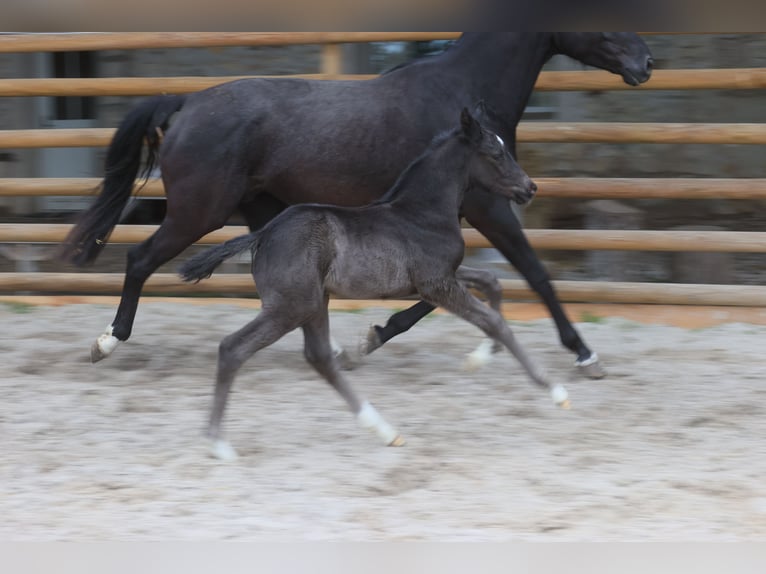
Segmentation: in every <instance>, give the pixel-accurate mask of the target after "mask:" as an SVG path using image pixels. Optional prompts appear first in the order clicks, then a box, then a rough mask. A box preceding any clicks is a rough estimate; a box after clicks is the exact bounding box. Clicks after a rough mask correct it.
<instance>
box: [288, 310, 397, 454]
mask: <svg viewBox="0 0 766 574" xmlns="http://www.w3.org/2000/svg"><path fill="white" fill-rule="evenodd" d="M303 337H304V342H305V348H304V353H305V355H306V360H307V361H308V362H309V364H310V365H311V366H312V367H314V369H316V371H317V372H318V373H319V374H320V375H322V377H324V378H325V379H326V380H327V382H329V383H330V385H332V387H333V388H334V389H335V390H336V391H338V394H340V396H341V397H343V399H344V400H345V401H346V404H348V406H349V408H350V409H351V412H352V413H354V415H355V416H356V419H357V421H358V422H359V424H360V425H361V426H362V427H364V428H366V429H368V430H371V431H373V432H374V433H375V434H377V435H378V437H380V439H381V440H382V441H383V443H384V444H386V445H387V446H402V445H404V439H403V438H402V437H401V435H400V434H399V433H398V432H397V431H396V430H395V429H394V428H393V427H392V426H391V425H390V424H388V423H387V422H386V421H385V419H383V417H382V416H380V414H379V413H378V411H377V410H376V409H375V407H373V406H372V405H371V404H370V403H369V402H367V401H366V400H363V399H360V398H359V397H358V396H357V394H356V393H355V392H354V390H353V389H352V388H351V385H350V384H349V382H348V381H347V380H346V378H345V377H344V376H343V373H341V370H340V367H339V364H338V358H337V356H336V355H335V353H334V352H333V349H332V346H331V344H330V328H329V317H328V314H327V301H325V305H324V309H323V311H321V312H320V313H318V315H317V316H316V317H315V318H313V319H312V320H310V321H308V322H307V323H306V324H304V325H303Z"/></svg>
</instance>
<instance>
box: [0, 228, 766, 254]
mask: <svg viewBox="0 0 766 574" xmlns="http://www.w3.org/2000/svg"><path fill="white" fill-rule="evenodd" d="M69 229H70V226H69V225H67V224H63V223H58V224H56V223H51V224H48V223H37V224H31V223H16V224H14V223H5V224H0V242H4V243H60V242H61V241H63V240H64V238H65V237H66V234H67V232H68V231H69ZM156 229H157V226H154V225H118V226H117V227H116V228H115V230H114V232H113V233H112V235H111V236H110V238H109V242H110V243H138V242H140V241H143V240H144V239H146V238H147V237H149V235H150V234H151V233H152V232H153V231H154V230H156ZM242 233H247V228H246V227H242V226H237V225H230V226H226V227H224V228H223V229H219V230H217V231H214V232H212V233H210V234H208V235H206V236H205V237H203V238H202V239H200V240H199V241H198V243H199V244H204V245H210V244H216V243H220V242H222V241H226V240H227V239H231V238H233V237H236V236H237V235H240V234H242ZM526 235H527V238H528V239H529V241H530V243H531V244H532V246H533V247H535V248H536V249H550V250H566V251H591V250H602V251H622V250H626V251H679V252H680V251H691V252H712V253H766V232H754V231H716V232H710V231H645V230H600V229H528V230H526ZM463 238H464V239H465V243H466V247H469V248H475V247H491V244H490V243H489V241H487V239H486V238H484V236H482V235H481V234H480V233H479V232H478V231H476V230H475V229H464V230H463Z"/></svg>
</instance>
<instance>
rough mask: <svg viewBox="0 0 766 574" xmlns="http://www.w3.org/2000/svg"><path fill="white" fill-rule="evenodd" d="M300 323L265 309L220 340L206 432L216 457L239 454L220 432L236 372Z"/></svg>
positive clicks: (292, 318) (297, 320)
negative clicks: (211, 405)
mask: <svg viewBox="0 0 766 574" xmlns="http://www.w3.org/2000/svg"><path fill="white" fill-rule="evenodd" d="M299 323H300V321H299V319H297V318H296V317H295V316H292V317H288V316H286V315H285V314H284V313H282V312H279V311H277V310H276V309H274V310H272V309H270V308H264V309H263V310H262V311H261V312H260V313H259V314H258V316H257V317H256V318H255V319H254V320H253V321H251V322H250V323H248V324H247V325H245V326H244V327H242V328H241V329H239V330H238V331H236V332H235V333H232V334H231V335H228V336H227V337H225V338H224V339H223V341H221V344H220V345H219V347H218V367H217V372H216V379H215V392H214V398H213V408H212V410H211V411H210V422H209V424H208V429H207V437H208V438H209V439H210V440H211V442H212V444H211V452H212V454H213V456H215V457H216V458H219V459H221V460H226V461H231V460H235V459H236V458H237V453H236V451H235V450H234V449H233V448H232V446H231V445H230V444H229V443H228V442H227V441H226V440H224V439H223V438H222V433H221V422H222V421H223V415H224V411H225V410H226V403H227V401H228V398H229V391H231V386H232V383H233V382H234V377H236V375H237V372H238V371H239V369H240V368H241V367H242V365H243V364H244V363H245V361H247V360H248V359H249V358H250V357H252V356H253V355H254V354H255V353H256V352H258V351H259V350H261V349H263V348H264V347H268V346H269V345H271V344H272V343H274V342H276V341H278V340H279V339H281V338H282V337H283V336H284V335H285V334H287V333H289V332H290V331H292V330H293V329H295V328H296V327H298V325H299Z"/></svg>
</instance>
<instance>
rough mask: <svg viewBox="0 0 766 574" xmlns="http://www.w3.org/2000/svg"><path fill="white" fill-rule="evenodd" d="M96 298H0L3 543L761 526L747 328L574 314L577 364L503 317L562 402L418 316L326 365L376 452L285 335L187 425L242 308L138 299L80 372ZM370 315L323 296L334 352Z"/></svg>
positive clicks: (711, 534)
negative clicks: (350, 395)
mask: <svg viewBox="0 0 766 574" xmlns="http://www.w3.org/2000/svg"><path fill="white" fill-rule="evenodd" d="M113 313H114V308H113V307H111V306H99V305H68V306H61V307H28V306H25V305H19V304H15V305H13V304H3V305H0V320H2V325H3V330H2V334H1V335H0V351H1V352H2V357H3V361H4V365H3V376H2V379H1V382H0V385H1V386H2V388H1V389H0V392H1V393H2V397H3V399H2V403H0V434H1V435H2V437H3V438H2V454H1V455H0V516H2V520H0V538H2V539H4V540H14V539H21V540H30V539H35V540H41V539H59V540H93V539H95V540H104V539H112V540H115V539H119V540H136V539H141V540H175V539H186V540H188V539H250V540H261V541H262V540H296V539H297V540H325V539H346V540H348V539H350V540H395V539H431V540H519V539H520V540H546V541H547V540H662V541H679V540H763V539H764V538H766V481H764V479H763V477H764V476H766V446H765V443H764V438H765V437H766V386H764V380H765V379H766V355H764V352H763V342H764V341H766V327H764V326H757V325H749V324H742V323H738V324H725V325H719V326H716V327H711V328H705V329H696V330H685V329H680V328H676V327H668V326H660V325H642V324H639V323H636V322H632V321H628V320H625V319H618V318H611V319H605V320H599V321H597V322H588V323H581V324H579V329H580V330H581V332H582V333H583V335H584V336H585V338H586V340H587V341H588V342H589V344H590V345H591V346H592V347H593V348H594V349H595V350H596V351H597V352H598V353H599V354H600V355H601V357H602V360H603V363H604V366H605V367H606V368H607V369H608V371H609V375H608V377H607V378H606V379H604V380H601V381H589V380H585V379H582V378H580V377H579V376H578V374H577V373H576V372H575V371H574V368H573V366H572V357H570V356H569V354H568V353H565V352H564V351H562V350H561V348H560V347H559V345H558V343H557V339H556V337H555V333H554V330H553V327H552V324H551V323H550V321H548V320H537V321H531V322H524V323H513V328H514V329H515V331H516V333H517V335H518V337H519V338H520V340H521V341H522V342H523V343H524V344H525V345H526V346H527V348H528V349H529V351H530V352H531V353H532V354H533V355H534V356H535V357H536V358H538V359H539V361H540V362H541V363H543V364H544V365H545V366H546V368H547V370H548V371H549V373H550V375H551V376H552V378H553V379H554V380H555V381H558V382H563V383H565V384H566V385H567V387H568V389H569V391H570V398H571V399H572V406H573V408H572V410H571V411H563V410H560V409H557V408H556V407H555V406H554V405H553V403H552V402H551V400H550V399H549V397H548V395H547V393H545V392H543V391H541V390H539V389H537V388H534V387H533V386H532V385H530V383H529V382H528V381H527V379H526V378H525V376H524V375H523V374H522V373H521V372H520V370H519V369H518V367H517V365H516V363H515V361H514V360H513V359H512V358H511V357H509V356H505V355H502V356H499V357H497V359H496V360H495V362H494V363H492V364H491V365H489V366H487V367H485V368H484V369H483V370H482V371H480V372H478V373H466V372H464V371H462V370H461V364H462V361H463V357H464V355H465V354H466V353H467V352H469V351H471V350H472V349H473V348H474V347H475V346H476V345H477V344H478V343H479V342H480V341H481V335H480V333H478V331H477V330H476V329H475V328H473V327H472V326H470V325H467V324H465V323H463V322H461V321H459V320H458V319H455V318H453V317H450V316H447V315H441V316H437V317H434V318H432V319H427V320H425V321H424V322H423V323H421V324H420V325H419V326H417V327H415V328H414V329H413V330H412V331H410V332H409V333H407V334H405V335H403V336H402V337H400V338H399V339H398V340H395V341H392V342H391V343H389V344H388V345H387V346H385V347H384V348H382V349H381V350H379V351H378V352H376V353H375V354H373V355H372V356H370V357H368V358H367V359H366V360H365V361H364V363H363V364H362V365H361V366H359V367H358V368H357V369H356V370H354V371H352V372H350V373H349V374H348V376H349V379H350V380H351V381H352V384H354V386H355V387H356V389H357V390H358V391H359V392H360V393H362V394H364V395H365V396H366V397H367V398H368V399H369V400H370V401H371V402H372V403H373V404H374V405H375V406H376V407H377V408H378V410H379V411H380V412H381V413H382V414H383V415H384V416H385V417H386V418H387V419H388V420H389V422H391V423H392V424H394V425H395V426H396V427H397V428H398V429H399V430H400V431H401V433H402V434H403V435H404V436H405V438H406V439H407V441H408V443H407V445H406V446H404V447H402V448H398V449H395V448H386V447H383V446H380V445H379V443H378V441H377V438H376V437H375V436H373V435H372V434H370V433H368V431H364V430H362V429H360V428H358V427H357V424H356V422H355V420H354V418H353V417H352V416H351V415H350V414H349V413H348V412H347V411H346V409H345V406H344V404H343V402H342V401H341V399H340V398H339V397H338V396H336V395H335V394H334V391H332V390H331V389H330V388H329V387H328V386H327V385H326V384H324V383H323V382H322V381H321V380H320V379H319V377H318V375H316V374H315V373H314V372H313V371H312V370H311V369H310V368H309V367H308V366H307V365H306V363H305V362H304V360H303V356H302V337H301V334H300V332H294V333H291V334H290V335H289V336H287V337H285V338H284V339H283V340H281V341H280V342H278V343H277V344H275V345H274V346H272V347H270V348H269V349H266V350H265V351H263V352H262V353H260V354H259V355H258V356H256V357H255V358H254V359H252V360H251V361H250V362H249V363H248V364H247V365H246V366H245V368H244V369H243V371H242V373H241V375H240V377H239V379H238V380H237V382H236V384H235V390H234V394H233V396H232V402H231V408H230V409H229V411H228V413H227V418H226V421H225V428H226V431H227V435H228V438H229V439H230V440H231V442H232V444H233V445H234V446H235V447H236V448H237V449H238V451H239V453H240V456H241V458H240V459H239V461H237V462H236V463H231V464H225V463H221V462H219V461H217V460H214V459H212V458H210V457H209V456H208V454H207V451H206V448H205V445H204V443H203V441H202V440H201V431H202V429H203V427H204V423H205V419H206V416H207V410H208V407H209V403H210V398H211V390H212V379H213V375H214V370H215V361H216V352H217V345H218V342H219V341H220V339H221V338H222V337H223V336H224V335H226V334H228V333H229V332H231V331H233V330H235V329H236V328H238V327H240V326H241V325H243V324H244V323H245V322H246V321H247V320H248V319H249V318H250V317H252V316H254V314H255V313H256V311H253V310H250V309H243V308H240V307H236V306H234V305H228V304H222V305H211V306H206V307H205V306H192V305H186V304H175V303H145V304H143V305H142V307H141V308H140V310H139V315H138V318H137V322H136V327H135V329H134V333H133V338H132V339H131V340H130V341H129V342H128V343H126V344H124V345H122V346H121V347H120V348H118V349H117V350H116V351H115V353H114V355H113V356H112V357H110V358H109V359H107V360H105V361H103V362H101V363H98V364H96V365H91V364H90V362H89V356H88V353H89V348H90V345H91V343H92V342H93V340H94V339H95V337H96V336H97V335H98V334H99V333H100V332H101V331H102V329H103V328H104V327H105V326H106V325H107V324H108V323H109V322H110V321H111V319H112V317H113ZM388 313H389V311H387V310H384V309H369V310H366V311H363V312H358V313H349V312H346V313H343V312H335V313H333V316H332V325H333V332H334V334H335V336H336V338H337V339H338V340H339V341H340V342H341V343H342V344H344V345H346V346H348V347H354V346H355V345H356V343H357V342H358V340H359V339H360V337H361V336H362V335H363V334H364V333H365V332H366V329H367V327H368V325H369V324H370V323H372V322H379V321H382V320H384V319H385V317H386V316H387V315H388Z"/></svg>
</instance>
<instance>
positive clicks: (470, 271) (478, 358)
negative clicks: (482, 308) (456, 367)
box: [455, 265, 503, 371]
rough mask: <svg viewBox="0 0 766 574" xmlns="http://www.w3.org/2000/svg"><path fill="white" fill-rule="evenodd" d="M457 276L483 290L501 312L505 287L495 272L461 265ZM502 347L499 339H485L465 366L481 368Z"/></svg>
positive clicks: (466, 367) (494, 307)
mask: <svg viewBox="0 0 766 574" xmlns="http://www.w3.org/2000/svg"><path fill="white" fill-rule="evenodd" d="M455 276H456V277H457V279H458V281H460V282H461V283H462V284H463V285H466V286H467V287H470V288H472V289H476V290H478V291H479V292H481V293H482V294H483V295H484V296H485V297H486V298H487V303H489V306H490V307H491V308H492V309H494V310H495V311H497V312H498V313H501V309H500V306H501V303H502V297H503V288H502V286H501V285H500V281H498V279H497V277H496V276H495V274H494V273H492V272H491V271H486V270H484V269H474V268H473V267H466V266H465V265H461V266H460V267H458V269H457V271H456V272H455ZM502 348H503V346H502V344H500V343H499V342H498V341H496V340H493V339H485V340H484V341H482V342H481V343H480V344H479V346H478V347H476V349H475V350H474V351H472V352H471V353H469V354H468V356H467V357H466V360H465V362H464V363H463V367H464V368H465V369H466V370H469V371H474V370H476V369H479V368H481V367H483V366H484V365H486V364H487V363H489V362H490V360H491V359H492V354H493V353H498V352H499V351H500V350H502Z"/></svg>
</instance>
